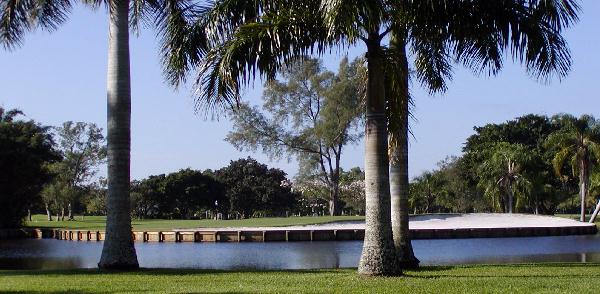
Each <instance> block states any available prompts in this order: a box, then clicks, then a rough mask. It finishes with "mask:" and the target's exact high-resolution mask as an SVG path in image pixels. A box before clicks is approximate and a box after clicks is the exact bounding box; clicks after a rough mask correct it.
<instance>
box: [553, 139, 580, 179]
mask: <svg viewBox="0 0 600 294" xmlns="http://www.w3.org/2000/svg"><path fill="white" fill-rule="evenodd" d="M574 151H575V148H574V146H566V147H563V148H562V149H560V151H558V152H557V153H556V155H554V158H553V159H552V167H553V168H554V173H556V175H557V176H558V177H562V168H563V166H564V165H565V161H566V160H567V159H568V158H569V157H572V156H573V152H574Z"/></svg>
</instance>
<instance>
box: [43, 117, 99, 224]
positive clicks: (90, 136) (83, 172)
mask: <svg viewBox="0 0 600 294" xmlns="http://www.w3.org/2000/svg"><path fill="white" fill-rule="evenodd" d="M55 137H56V139H57V145H58V147H57V149H58V150H59V151H60V153H61V155H62V158H63V159H62V160H61V161H60V162H57V163H54V164H53V166H52V167H51V169H52V170H53V172H55V173H56V177H55V181H56V182H58V183H56V185H57V186H61V187H62V189H58V190H57V189H55V188H53V189H50V190H53V191H54V192H55V193H59V194H56V195H55V197H57V199H56V203H60V205H59V206H60V209H61V210H62V211H64V209H65V208H67V209H68V218H69V220H72V219H73V212H72V210H73V205H75V204H76V203H75V202H76V201H77V200H78V198H79V197H81V196H82V195H83V190H84V188H85V186H86V185H87V184H89V181H90V180H91V179H92V178H93V177H94V176H95V175H96V174H97V172H98V168H99V166H100V165H101V164H103V163H104V162H105V158H106V145H105V140H104V136H103V135H102V129H101V128H99V127H98V126H96V124H94V123H84V122H72V121H67V122H65V123H63V125H62V126H60V127H58V128H56V136H55Z"/></svg>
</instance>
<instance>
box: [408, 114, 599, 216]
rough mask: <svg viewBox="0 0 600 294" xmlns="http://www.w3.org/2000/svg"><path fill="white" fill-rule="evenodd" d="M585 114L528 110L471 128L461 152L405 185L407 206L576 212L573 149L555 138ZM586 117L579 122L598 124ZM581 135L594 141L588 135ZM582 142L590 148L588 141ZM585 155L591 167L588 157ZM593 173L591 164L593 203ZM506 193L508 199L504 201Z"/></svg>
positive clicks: (443, 209)
mask: <svg viewBox="0 0 600 294" xmlns="http://www.w3.org/2000/svg"><path fill="white" fill-rule="evenodd" d="M586 118H590V117H589V116H584V117H582V118H581V119H575V118H574V117H572V116H570V115H565V114H559V115H555V116H553V117H547V116H543V115H534V114H529V115H525V116H522V117H519V118H516V119H514V120H510V121H507V122H504V123H500V124H488V125H485V126H483V127H475V128H474V130H475V134H473V135H471V136H470V137H468V138H467V140H466V142H465V145H464V148H463V154H462V156H460V157H450V158H447V159H446V160H444V161H442V162H441V163H440V164H439V166H438V168H437V169H436V170H433V171H430V172H425V173H423V174H422V175H420V176H417V177H415V178H414V179H413V181H412V182H411V187H410V203H411V207H412V209H413V211H414V212H415V213H428V212H473V211H479V212H481V211H493V212H509V211H511V208H512V211H517V212H523V213H543V214H554V213H556V212H570V213H572V212H575V211H577V209H578V208H579V207H580V203H578V202H577V201H575V200H576V199H577V193H578V192H579V187H578V183H579V177H580V175H579V174H578V173H577V172H573V171H577V170H578V168H577V164H576V162H577V161H576V159H572V158H573V156H576V153H568V152H566V151H561V150H565V148H567V147H568V148H571V147H572V144H566V145H565V143H564V142H566V139H564V140H559V139H557V138H558V137H561V138H567V139H568V138H571V137H574V136H575V137H576V135H571V137H568V136H567V135H564V134H572V132H571V131H572V130H573V122H574V121H577V120H582V119H586ZM586 121H587V122H586V123H584V124H583V125H587V126H588V127H589V128H590V129H594V128H598V123H597V122H596V121H595V120H593V118H592V119H586ZM570 132H571V133H570ZM586 140H587V141H586V142H593V141H594V140H593V137H592V136H590V137H589V139H586ZM575 141H576V140H575ZM561 144H562V145H561ZM588 145H589V146H592V147H590V148H591V149H593V148H594V147H593V146H594V144H592V143H589V144H588ZM561 146H562V147H561ZM568 148H567V149H568ZM573 148H574V147H573ZM569 150H570V149H569ZM561 152H562V153H565V155H564V157H565V158H566V157H568V156H567V155H568V154H570V155H569V156H571V157H570V158H571V159H570V160H569V162H572V163H575V166H574V167H573V166H572V165H570V164H563V162H566V160H564V159H563V160H560V159H562V157H563V155H561ZM590 152H591V153H593V151H590ZM557 158H558V159H557ZM586 158H588V157H586ZM589 159H590V166H593V165H591V163H594V162H595V160H594V157H593V156H591V157H589ZM559 161H560V164H559ZM597 174H598V173H597V171H596V170H595V169H591V171H590V176H589V177H590V179H591V180H590V182H591V184H590V185H591V187H592V189H591V192H590V193H586V196H585V199H586V203H587V204H590V203H593V202H594V200H593V196H594V195H592V194H594V193H596V194H597V193H598V191H597V189H596V190H594V187H597V186H598V183H597V180H596V179H599V178H598V175H597ZM512 197H514V203H513V205H512V206H510V205H509V202H510V199H511V198H512Z"/></svg>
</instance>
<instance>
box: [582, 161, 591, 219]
mask: <svg viewBox="0 0 600 294" xmlns="http://www.w3.org/2000/svg"><path fill="white" fill-rule="evenodd" d="M589 181H590V175H589V172H588V163H587V162H586V160H585V159H582V160H580V162H579V196H580V197H581V215H580V217H579V221H581V222H585V197H586V196H587V194H588V186H589V185H588V183H589Z"/></svg>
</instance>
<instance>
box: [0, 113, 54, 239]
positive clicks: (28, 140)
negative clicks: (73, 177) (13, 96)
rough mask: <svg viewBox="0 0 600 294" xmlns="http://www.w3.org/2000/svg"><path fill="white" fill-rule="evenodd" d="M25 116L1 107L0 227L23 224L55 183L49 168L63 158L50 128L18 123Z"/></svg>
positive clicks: (25, 122) (35, 124)
mask: <svg viewBox="0 0 600 294" xmlns="http://www.w3.org/2000/svg"><path fill="white" fill-rule="evenodd" d="M21 114H22V113H21V112H20V111H18V110H5V109H4V108H2V107H0V171H1V172H0V207H2V213H0V228H6V227H16V226H19V225H20V223H21V221H22V220H23V218H24V217H25V216H26V215H27V212H28V209H31V207H32V206H33V205H34V204H35V201H36V200H38V199H39V198H38V197H39V193H40V191H41V190H42V187H43V185H44V184H45V183H47V182H49V181H50V180H51V173H50V172H49V171H48V168H47V165H48V164H50V163H52V162H54V161H56V160H57V159H59V155H58V154H57V153H56V151H55V150H54V149H53V141H52V136H51V134H50V133H49V130H48V127H44V126H42V125H40V124H38V123H36V122H34V121H32V120H30V121H24V120H16V119H15V118H17V116H19V115H21Z"/></svg>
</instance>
